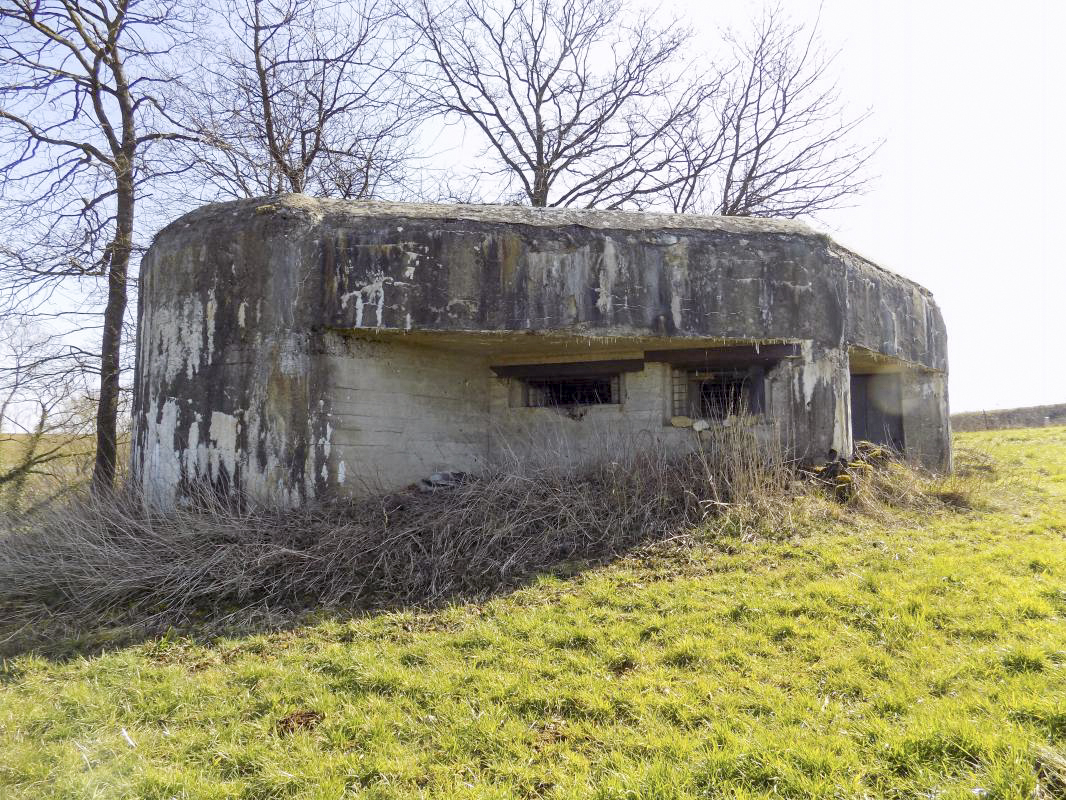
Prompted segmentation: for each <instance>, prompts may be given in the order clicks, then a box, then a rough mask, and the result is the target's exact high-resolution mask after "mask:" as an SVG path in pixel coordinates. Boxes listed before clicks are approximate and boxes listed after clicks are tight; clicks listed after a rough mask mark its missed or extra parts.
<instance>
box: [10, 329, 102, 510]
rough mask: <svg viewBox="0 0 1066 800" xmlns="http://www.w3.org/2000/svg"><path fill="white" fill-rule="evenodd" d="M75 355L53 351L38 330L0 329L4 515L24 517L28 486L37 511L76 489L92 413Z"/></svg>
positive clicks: (52, 345) (87, 447) (87, 450)
mask: <svg viewBox="0 0 1066 800" xmlns="http://www.w3.org/2000/svg"><path fill="white" fill-rule="evenodd" d="M77 358H78V356H77V353H76V352H71V351H69V350H68V351H67V352H65V353H62V354H60V353H57V347H56V342H55V341H54V340H53V338H52V337H50V336H48V335H45V334H44V333H43V332H42V331H41V330H40V329H39V328H38V327H37V326H35V325H33V324H32V323H30V324H26V323H25V321H15V320H7V321H6V322H4V323H3V324H0V363H2V364H3V366H2V367H0V492H2V493H3V503H2V510H3V511H9V512H11V511H20V510H21V511H26V510H27V509H26V508H23V507H22V501H23V499H24V495H25V493H26V489H27V487H28V485H29V484H30V482H31V481H32V482H34V483H35V484H36V486H35V488H36V489H41V490H43V493H42V492H36V493H35V494H37V495H39V496H37V497H35V503H34V504H33V505H37V504H39V503H41V502H47V500H48V499H50V498H51V497H53V496H54V495H55V494H56V493H60V492H62V491H64V490H65V489H68V488H71V487H72V486H74V485H75V481H73V480H71V478H72V477H74V476H75V475H78V474H80V469H81V467H82V465H83V463H84V460H85V459H84V457H85V455H86V454H91V449H90V443H91V439H92V437H91V432H92V423H93V417H94V413H93V407H92V402H91V400H90V399H89V388H90V387H89V385H88V383H87V381H86V380H85V379H86V373H85V372H84V371H83V370H80V369H78V365H77V363H76V361H77Z"/></svg>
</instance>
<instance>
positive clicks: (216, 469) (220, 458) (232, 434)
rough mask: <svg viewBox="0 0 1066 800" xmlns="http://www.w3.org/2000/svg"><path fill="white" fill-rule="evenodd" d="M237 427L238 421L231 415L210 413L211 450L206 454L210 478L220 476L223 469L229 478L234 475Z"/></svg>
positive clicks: (219, 412)
mask: <svg viewBox="0 0 1066 800" xmlns="http://www.w3.org/2000/svg"><path fill="white" fill-rule="evenodd" d="M239 425H240V422H239V420H238V419H237V417H235V416H233V415H232V414H225V413H223V412H221V411H212V412H211V426H210V432H209V436H210V440H211V450H210V452H209V453H208V467H209V471H210V474H211V475H212V476H215V477H217V476H219V475H221V474H222V470H223V469H224V470H225V471H226V474H227V475H229V476H230V477H231V478H232V477H233V475H234V474H235V472H236V469H235V467H236V466H237V464H236V462H237V456H238V452H237V430H238V427H239Z"/></svg>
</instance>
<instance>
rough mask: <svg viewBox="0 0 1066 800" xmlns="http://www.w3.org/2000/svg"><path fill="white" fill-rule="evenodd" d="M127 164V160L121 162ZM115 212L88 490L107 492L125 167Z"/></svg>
mask: <svg viewBox="0 0 1066 800" xmlns="http://www.w3.org/2000/svg"><path fill="white" fill-rule="evenodd" d="M125 163H126V164H127V165H128V164H129V162H128V161H127V162H125ZM117 199H118V209H117V211H118V213H117V220H116V231H115V239H114V241H113V242H112V250H111V265H110V269H109V271H108V275H107V305H106V307H105V308H104V330H103V341H102V342H101V346H100V400H99V406H98V407H97V411H96V460H95V462H94V464H93V477H92V491H93V493H94V494H96V495H98V496H99V495H101V494H106V493H107V492H110V491H111V489H112V487H113V486H114V483H115V468H116V465H117V463H118V399H119V392H120V391H121V388H120V385H119V377H120V375H121V367H122V360H121V355H122V321H123V319H124V318H125V316H126V297H127V288H126V281H127V280H128V277H129V266H130V253H131V252H132V250H133V220H134V216H133V207H134V184H133V175H132V174H131V169H130V168H129V166H126V168H125V169H124V170H123V172H122V173H120V175H119V179H118V198H117Z"/></svg>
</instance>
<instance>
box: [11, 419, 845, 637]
mask: <svg viewBox="0 0 1066 800" xmlns="http://www.w3.org/2000/svg"><path fill="white" fill-rule="evenodd" d="M530 437H531V438H530V441H529V442H526V443H525V445H518V444H514V446H511V447H508V448H506V449H505V451H504V452H503V453H502V454H500V455H499V457H498V459H497V467H496V469H495V472H494V473H493V474H491V475H488V476H485V477H480V478H470V479H467V480H465V481H463V482H461V483H460V484H459V485H457V486H454V487H452V488H448V489H445V490H441V491H437V492H432V493H422V492H419V491H417V490H411V491H405V492H401V493H392V494H383V495H378V496H374V497H370V498H367V499H364V500H358V501H347V502H337V503H327V504H318V505H314V506H307V507H303V508H299V509H281V508H262V507H259V508H242V507H238V506H236V505H230V504H227V503H225V502H222V501H219V500H217V499H212V498H211V497H210V496H205V498H204V499H202V500H201V501H200V502H198V503H196V504H195V505H194V506H189V507H185V508H178V509H176V510H173V511H169V512H166V513H156V512H150V511H148V510H146V509H145V508H144V507H143V506H142V505H141V504H140V503H139V502H138V500H137V498H136V497H135V496H134V495H132V494H124V495H118V496H115V497H113V498H111V499H108V500H106V501H99V500H95V501H94V500H91V499H83V500H80V501H78V502H75V503H68V504H65V505H61V506H53V507H50V508H47V509H44V510H43V511H40V512H39V513H37V514H36V515H34V516H33V517H32V518H28V519H23V520H21V521H20V522H19V523H18V524H17V525H16V526H13V527H12V529H11V530H10V531H9V532H8V533H6V534H3V533H0V613H2V615H3V616H5V617H6V618H7V625H8V626H15V627H17V626H18V625H19V624H20V623H21V624H22V625H23V626H25V625H32V624H33V623H34V622H35V621H36V620H42V619H46V618H52V617H55V616H57V615H58V616H59V617H62V618H64V619H69V620H73V621H74V623H78V622H81V621H85V622H90V621H93V620H99V619H114V618H116V616H120V617H122V618H124V619H126V620H129V621H133V622H135V623H136V624H137V625H140V626H144V627H145V628H147V629H151V628H158V627H160V626H166V625H171V624H178V623H181V622H182V621H184V620H187V619H189V617H190V615H191V614H206V615H208V616H209V617H211V618H229V617H231V616H232V615H233V614H235V613H239V612H243V611H246V610H248V609H253V608H256V609H264V608H266V609H293V608H307V607H322V606H325V607H330V606H344V607H364V608H365V607H376V608H381V607H391V606H397V605H419V606H429V605H434V604H439V603H441V602H443V601H445V600H447V599H449V598H454V597H477V596H483V595H486V594H488V593H491V592H494V591H499V590H500V589H502V588H506V587H508V586H513V585H516V584H518V583H520V582H521V581H522V580H523V579H525V578H528V577H529V576H531V575H533V574H535V573H537V572H542V571H549V570H552V569H555V568H558V567H559V566H560V565H561V564H565V563H572V562H581V563H596V562H602V561H605V560H608V559H610V558H612V557H614V556H617V555H619V554H621V553H623V552H625V551H628V550H631V549H632V548H634V547H635V546H637V545H641V544H651V543H656V542H663V541H665V540H667V539H671V538H675V537H679V536H680V537H691V538H698V536H700V535H704V536H707V535H713V534H714V533H715V532H716V531H717V532H728V533H730V534H734V535H736V534H739V535H740V536H742V537H752V536H755V535H758V534H760V533H769V532H774V531H778V532H787V533H792V532H794V531H795V530H796V528H797V527H798V526H800V523H799V521H798V520H797V519H796V515H797V514H803V515H807V516H809V515H810V514H811V513H819V514H826V513H829V512H828V511H827V509H830V508H831V507H832V506H833V502H832V501H830V500H827V499H825V497H824V494H823V493H820V491H819V489H818V488H817V486H816V485H815V484H813V483H811V482H809V481H805V480H802V479H799V477H798V476H799V473H798V472H797V470H796V468H795V464H793V463H792V462H791V461H789V460H788V459H787V458H786V457H785V455H784V451H785V448H783V447H782V446H781V445H780V444H779V442H778V439H777V437H770V438H771V439H772V441H771V442H769V443H767V442H766V441H765V440H764V441H760V440H759V439H758V438H757V437H756V436H754V435H753V433H752V431H751V429H750V426H748V425H745V424H743V421H738V424H736V425H733V426H729V427H722V428H720V429H715V430H714V431H712V432H709V433H707V434H704V435H703V436H702V437H700V436H696V435H695V434H693V437H692V441H693V446H692V448H691V451H690V452H688V453H686V454H683V455H678V454H676V452H671V451H670V450H668V449H667V448H666V447H665V446H664V445H663V444H662V443H661V442H660V441H658V439H656V438H655V437H652V436H632V435H630V436H614V435H611V434H610V432H609V431H605V432H604V435H603V436H600V437H598V438H597V439H596V441H595V443H594V444H593V445H590V444H589V442H587V441H586V442H585V443H584V444H583V445H582V447H581V450H580V453H577V452H574V450H572V449H570V448H573V445H571V444H569V443H568V440H567V439H566V437H562V436H554V437H553V435H552V434H551V432H546V431H543V430H542V431H533V432H530ZM564 450H566V451H565V452H564ZM804 495H806V496H813V495H818V496H819V497H821V499H820V500H817V501H814V502H809V503H806V504H803V503H797V502H796V500H797V497H800V496H804ZM812 509H813V511H812ZM832 513H839V512H832Z"/></svg>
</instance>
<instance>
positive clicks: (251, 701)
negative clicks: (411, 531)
mask: <svg viewBox="0 0 1066 800" xmlns="http://www.w3.org/2000/svg"><path fill="white" fill-rule="evenodd" d="M960 439H961V442H962V443H963V444H964V445H966V446H975V447H979V448H982V449H984V450H985V451H987V452H989V453H990V454H991V455H992V456H993V458H994V463H995V467H994V472H993V471H990V473H989V474H990V475H992V474H994V475H996V476H998V477H996V480H997V481H998V483H997V485H995V486H990V488H989V489H988V498H987V507H985V508H983V509H982V510H979V511H955V512H952V511H944V512H941V513H937V514H933V515H924V516H917V515H909V514H898V515H895V516H893V517H891V518H883V519H872V518H870V517H858V516H848V517H843V518H842V520H841V521H840V522H838V523H832V524H829V525H827V526H826V527H825V529H822V530H809V531H803V532H802V533H801V534H800V535H796V534H792V533H790V532H788V531H782V532H781V535H780V536H779V537H777V538H776V539H774V538H772V537H770V538H766V539H763V540H759V541H754V542H741V541H719V542H716V543H713V544H707V545H701V546H697V547H693V548H688V549H684V550H677V549H675V550H674V551H670V550H669V549H668V548H662V549H660V550H659V551H658V555H652V556H647V555H646V556H645V557H642V558H637V557H632V558H629V559H626V560H623V561H621V562H618V563H615V564H613V565H611V566H609V567H604V568H599V569H596V570H590V571H586V572H582V573H578V574H576V575H575V576H573V577H570V578H558V577H554V578H543V579H541V580H539V581H537V582H535V583H534V584H533V585H531V586H529V587H527V588H525V589H522V590H521V591H518V592H515V593H513V594H510V595H507V596H501V597H498V598H496V599H494V600H491V601H488V602H485V603H480V604H465V605H457V606H454V607H451V608H448V609H445V610H441V611H436V612H432V613H417V612H411V611H404V612H394V613H382V614H376V615H370V616H366V617H362V618H357V619H339V618H336V617H322V618H321V619H319V620H317V621H311V622H309V623H307V624H305V625H303V626H301V627H299V628H297V629H293V630H289V631H285V632H282V633H275V634H269V635H256V636H247V637H242V638H229V639H225V640H221V641H216V642H213V643H210V644H204V643H197V642H196V641H194V640H192V639H190V638H186V637H184V636H182V635H177V634H175V635H171V636H168V637H164V638H162V639H156V640H152V641H148V642H144V643H141V644H136V645H131V646H125V647H121V648H117V649H114V650H112V651H111V652H107V653H105V654H103V655H96V656H92V657H80V656H78V657H74V658H72V659H66V660H49V659H47V658H44V657H41V656H30V655H22V656H19V657H16V658H13V659H10V660H7V661H5V662H4V663H3V667H2V672H0V796H3V797H12V798H30V797H33V798H36V797H69V798H86V797H102V798H126V797H128V798H160V799H162V798H282V797H285V798H288V797H293V798H338V797H361V798H408V797H410V798H419V797H427V798H428V797H432V798H538V797H544V798H578V797H582V798H583V797H592V798H604V799H605V800H606V799H607V798H697V797H700V798H711V797H767V796H775V797H827V798H829V797H832V798H850V797H899V798H903V797H908V798H919V797H921V798H925V797H937V798H971V799H972V798H974V797H986V798H991V797H998V798H1018V799H1019V800H1021V799H1022V798H1027V799H1028V798H1031V797H1034V796H1037V797H1045V798H1047V797H1063V796H1066V794H1064V793H1066V784H1056V779H1055V777H1054V769H1055V768H1054V766H1053V761H1054V759H1055V753H1056V752H1058V753H1066V624H1064V618H1066V428H1046V429H1040V430H1021V431H1002V432H989V433H978V434H968V435H965V436H963V437H960ZM1045 748H1050V749H1045ZM1038 782H1039V788H1038ZM1034 791H1035V792H1036V794H1035V795H1034Z"/></svg>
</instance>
